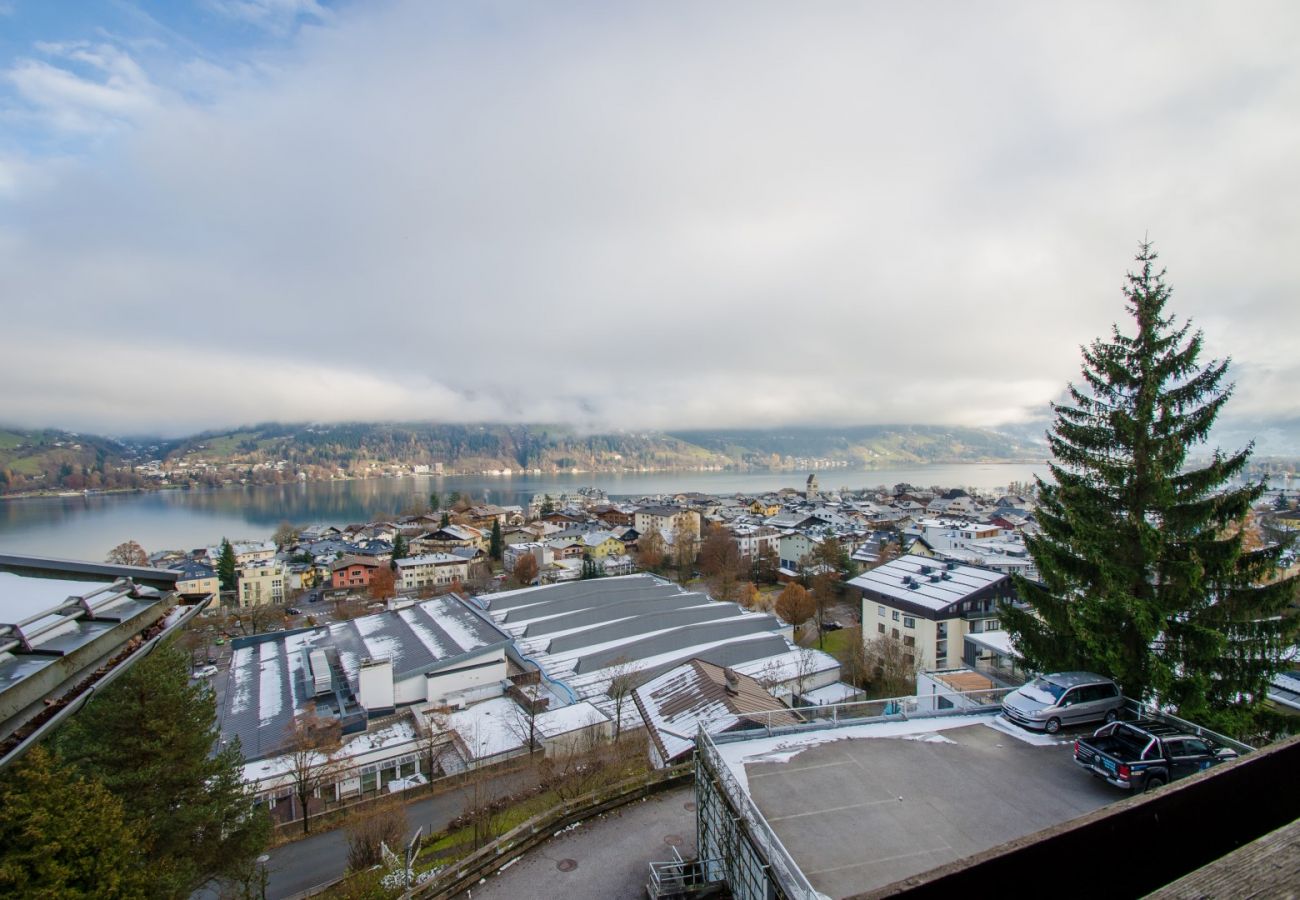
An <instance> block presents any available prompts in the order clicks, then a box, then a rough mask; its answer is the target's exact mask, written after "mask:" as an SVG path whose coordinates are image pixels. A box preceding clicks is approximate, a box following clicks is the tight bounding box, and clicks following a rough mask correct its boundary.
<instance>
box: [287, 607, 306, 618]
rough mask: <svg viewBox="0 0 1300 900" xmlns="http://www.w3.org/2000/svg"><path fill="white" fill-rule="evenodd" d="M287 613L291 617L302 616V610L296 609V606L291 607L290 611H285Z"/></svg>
mask: <svg viewBox="0 0 1300 900" xmlns="http://www.w3.org/2000/svg"><path fill="white" fill-rule="evenodd" d="M285 612H287V613H288V614H289V615H291V616H301V615H302V610H301V609H299V608H298V607H296V606H291V607H289V608H288V609H286V610H285Z"/></svg>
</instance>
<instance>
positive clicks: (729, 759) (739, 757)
mask: <svg viewBox="0 0 1300 900" xmlns="http://www.w3.org/2000/svg"><path fill="white" fill-rule="evenodd" d="M992 719H993V717H992V716H990V715H987V714H986V715H970V716H932V717H927V718H919V719H905V720H902V721H896V722H872V723H869V724H866V725H849V726H846V727H843V728H814V729H809V730H808V731H799V732H795V733H793V734H783V735H777V736H775V737H769V738H754V739H753V740H747V741H734V742H726V743H719V744H717V745H716V746H717V750H718V755H719V756H721V757H722V761H723V762H724V763H725V764H726V766H727V768H728V769H730V770H731V773H732V775H734V776H735V777H736V780H737V781H739V782H740V786H741V787H742V788H744V789H745V790H746V791H748V790H749V777H748V775H747V773H746V770H745V766H746V765H748V764H749V763H759V762H779V763H787V762H789V761H790V760H792V759H794V758H795V757H796V756H798V755H799V754H800V753H802V752H803V751H805V750H807V749H808V748H810V747H816V746H819V745H821V744H829V743H831V742H832V741H847V740H861V739H866V738H904V739H910V740H926V741H934V742H937V743H944V742H950V740H949V739H948V738H946V737H944V736H943V735H941V734H939V732H941V731H947V730H948V729H949V728H964V727H965V726H967V725H987V724H988V723H989V722H990V721H991V720H992Z"/></svg>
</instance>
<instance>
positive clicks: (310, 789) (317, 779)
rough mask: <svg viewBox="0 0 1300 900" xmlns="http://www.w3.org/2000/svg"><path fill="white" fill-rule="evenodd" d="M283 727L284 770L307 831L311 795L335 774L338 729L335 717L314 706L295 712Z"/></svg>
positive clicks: (339, 729)
mask: <svg viewBox="0 0 1300 900" xmlns="http://www.w3.org/2000/svg"><path fill="white" fill-rule="evenodd" d="M287 730H288V738H289V748H288V751H287V752H286V753H285V758H286V761H287V763H288V774H289V778H290V779H291V780H292V782H293V792H294V795H295V796H296V797H297V798H298V804H299V806H300V807H301V808H302V832H303V834H307V833H308V832H309V831H310V830H311V827H310V820H311V805H310V804H311V798H312V796H313V795H315V794H316V793H317V792H318V791H319V790H320V789H321V788H322V787H324V786H325V785H327V784H332V783H333V781H334V777H335V775H336V774H337V770H338V764H337V762H336V759H335V754H337V753H338V751H339V748H340V746H341V739H342V733H341V728H340V724H339V721H338V719H335V718H332V717H328V716H319V715H317V714H316V710H315V708H314V707H313V708H311V709H310V710H308V711H307V712H306V713H304V714H303V715H300V716H295V717H294V720H293V721H292V722H290V723H289V726H288V729H287Z"/></svg>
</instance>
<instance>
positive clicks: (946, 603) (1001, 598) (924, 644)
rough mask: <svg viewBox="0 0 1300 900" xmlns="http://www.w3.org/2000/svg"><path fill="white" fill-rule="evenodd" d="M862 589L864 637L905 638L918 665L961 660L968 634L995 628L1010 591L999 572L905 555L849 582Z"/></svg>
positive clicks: (942, 666)
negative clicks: (1001, 607) (1000, 610)
mask: <svg viewBox="0 0 1300 900" xmlns="http://www.w3.org/2000/svg"><path fill="white" fill-rule="evenodd" d="M849 585H850V586H851V587H855V588H857V589H858V590H859V591H860V592H861V594H862V639H863V640H864V641H871V640H874V639H875V638H878V637H890V638H894V639H897V640H899V641H901V642H902V643H903V646H904V647H905V648H907V649H906V652H907V653H908V655H910V656H912V657H913V662H915V664H916V665H917V666H919V667H920V668H922V669H946V668H951V667H953V666H957V665H960V664H961V660H962V653H963V650H964V645H965V638H966V635H967V634H981V633H984V632H991V631H997V630H999V629H1000V627H1001V625H1000V622H999V619H998V617H999V615H1000V613H999V609H1000V606H1001V604H1003V603H1005V602H1009V601H1010V600H1011V599H1012V598H1013V596H1014V592H1013V589H1012V586H1011V577H1010V576H1009V575H1006V574H1004V573H1002V572H994V571H992V570H990V569H982V568H978V567H976V566H965V565H960V564H958V563H944V562H940V561H938V560H934V559H930V558H928V557H924V556H916V555H913V554H908V555H907V556H901V557H899V558H898V559H895V560H892V561H890V562H887V563H885V564H884V565H882V566H877V567H876V568H874V569H872V570H871V571H869V572H864V573H863V574H861V575H859V576H858V577H857V578H854V579H852V580H851V581H849Z"/></svg>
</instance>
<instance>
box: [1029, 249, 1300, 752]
mask: <svg viewBox="0 0 1300 900" xmlns="http://www.w3.org/2000/svg"><path fill="white" fill-rule="evenodd" d="M1155 262H1156V254H1155V253H1154V252H1153V251H1152V249H1151V245H1150V244H1148V243H1143V244H1142V245H1141V250H1140V252H1139V253H1138V256H1137V263H1138V270H1137V272H1136V273H1130V274H1129V276H1128V281H1127V284H1126V285H1125V287H1124V295H1125V297H1126V298H1127V301H1128V302H1127V311H1128V313H1129V314H1130V315H1131V316H1132V318H1133V320H1134V324H1135V326H1136V330H1135V332H1133V333H1126V332H1122V331H1121V330H1120V329H1119V327H1118V326H1113V327H1112V333H1111V336H1110V338H1109V339H1108V340H1101V339H1098V340H1096V341H1094V342H1093V343H1092V344H1091V345H1090V346H1088V347H1085V348H1083V359H1084V366H1083V379H1084V384H1083V385H1080V386H1076V385H1073V384H1072V385H1070V387H1069V389H1068V397H1069V400H1068V402H1066V403H1062V404H1056V405H1054V407H1053V409H1054V412H1055V421H1054V424H1053V427H1052V431H1051V432H1050V433H1049V434H1048V442H1049V445H1050V447H1051V451H1052V456H1053V460H1054V461H1053V462H1052V463H1051V465H1050V470H1051V474H1052V482H1051V483H1049V482H1046V481H1044V480H1042V479H1038V490H1039V496H1040V504H1039V507H1038V512H1037V518H1038V522H1039V524H1040V526H1041V528H1042V531H1041V533H1040V534H1039V535H1037V536H1033V537H1030V538H1029V539H1028V540H1027V544H1028V547H1029V551H1030V553H1031V554H1032V556H1033V558H1034V561H1035V563H1036V564H1037V567H1038V571H1039V575H1040V578H1041V582H1030V581H1027V580H1025V579H1023V578H1018V579H1017V587H1018V589H1019V592H1020V596H1021V598H1022V599H1024V600H1025V601H1026V602H1027V604H1028V607H1029V610H1016V609H1007V610H1005V616H1004V620H1005V623H1006V625H1007V627H1008V629H1009V630H1010V631H1011V632H1012V633H1013V636H1014V640H1015V642H1016V645H1017V647H1018V649H1019V650H1020V652H1021V654H1022V655H1023V656H1024V658H1025V660H1026V662H1027V664H1028V665H1029V667H1030V668H1033V669H1037V670H1041V671H1057V670H1063V669H1089V670H1093V671H1096V672H1101V673H1103V674H1107V675H1110V676H1111V677H1113V678H1115V679H1116V681H1118V682H1119V684H1120V686H1121V688H1122V689H1123V691H1124V693H1125V694H1126V695H1128V696H1130V697H1133V698H1136V699H1141V700H1145V701H1149V702H1155V703H1159V704H1162V705H1165V704H1167V705H1172V706H1173V707H1175V708H1177V709H1178V711H1179V712H1180V714H1181V715H1183V716H1185V717H1188V718H1191V719H1194V720H1198V721H1204V722H1206V723H1207V724H1213V725H1218V726H1219V727H1221V728H1225V729H1228V730H1231V731H1234V732H1241V731H1243V730H1244V729H1245V728H1246V727H1248V721H1249V719H1250V716H1251V713H1252V711H1253V709H1254V708H1255V707H1256V705H1257V704H1258V703H1259V702H1260V701H1262V700H1263V698H1264V696H1265V693H1266V690H1267V685H1268V682H1269V680H1270V679H1271V677H1272V674H1273V673H1274V672H1275V671H1276V670H1277V668H1278V666H1279V665H1280V664H1281V662H1282V653H1283V652H1284V651H1285V649H1286V648H1287V647H1288V646H1289V644H1290V642H1291V639H1292V638H1293V636H1294V635H1295V633H1296V619H1295V617H1294V616H1292V615H1290V614H1289V611H1288V604H1289V603H1290V601H1291V599H1292V598H1293V597H1294V594H1295V583H1294V581H1291V580H1283V579H1279V578H1277V577H1276V572H1277V563H1278V559H1279V556H1280V554H1281V552H1282V549H1283V548H1281V547H1278V546H1272V547H1265V548H1261V549H1257V550H1247V549H1246V548H1245V547H1243V543H1242V537H1243V534H1242V530H1241V525H1242V522H1243V521H1244V519H1245V516H1246V514H1247V512H1248V511H1249V510H1250V506H1251V504H1252V503H1253V502H1254V501H1255V500H1256V499H1258V498H1259V496H1260V495H1261V494H1262V493H1263V490H1264V486H1263V485H1262V484H1250V483H1247V484H1244V485H1235V486H1234V479H1235V478H1236V477H1237V476H1238V475H1240V473H1241V472H1242V470H1243V468H1244V467H1245V465H1246V462H1247V460H1248V459H1249V456H1250V452H1251V448H1250V447H1247V448H1246V449H1244V450H1242V451H1240V452H1237V453H1234V454H1231V455H1226V454H1224V453H1221V452H1220V451H1218V450H1215V451H1214V452H1213V453H1212V454H1211V455H1210V456H1209V458H1208V461H1204V462H1202V463H1200V464H1195V463H1192V462H1189V459H1188V456H1189V451H1191V450H1192V448H1194V447H1197V446H1198V445H1201V444H1203V443H1204V442H1205V441H1206V440H1207V438H1208V435H1209V432H1210V428H1211V426H1212V425H1213V423H1214V420H1215V418H1216V417H1217V416H1218V414H1219V412H1220V411H1221V410H1222V409H1223V406H1224V404H1225V403H1226V402H1227V401H1228V398H1229V396H1230V395H1231V393H1232V386H1231V385H1230V384H1227V383H1225V381H1224V377H1225V375H1226V373H1227V370H1228V362H1227V361H1226V360H1223V361H1218V360H1216V361H1211V362H1209V363H1207V364H1205V365H1202V364H1200V363H1199V362H1198V358H1199V356H1200V353H1201V349H1202V335H1201V332H1199V331H1197V332H1192V331H1191V326H1190V324H1189V323H1186V322H1183V323H1179V322H1177V321H1176V320H1175V317H1174V316H1172V315H1170V314H1168V313H1166V311H1165V306H1166V303H1167V302H1168V300H1169V296H1170V288H1169V286H1168V285H1166V284H1165V281H1164V274H1165V273H1164V270H1162V269H1161V270H1157V269H1156V267H1155Z"/></svg>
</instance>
